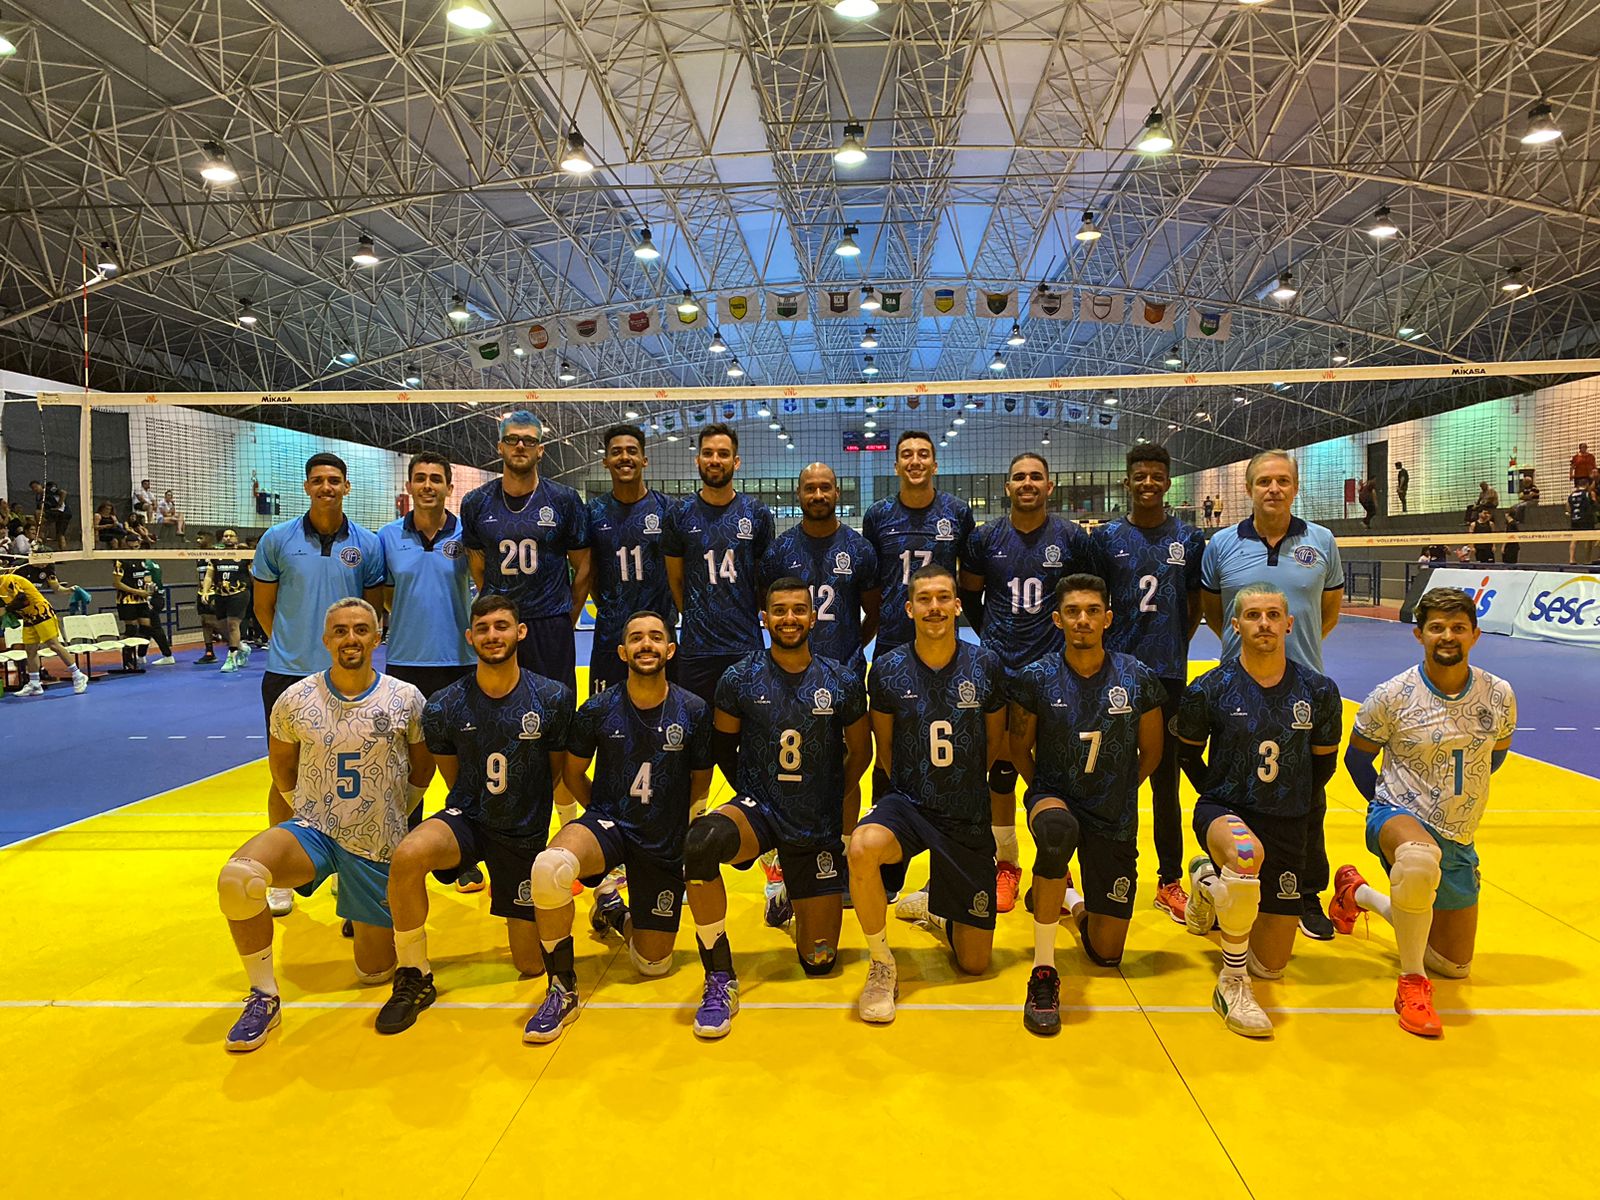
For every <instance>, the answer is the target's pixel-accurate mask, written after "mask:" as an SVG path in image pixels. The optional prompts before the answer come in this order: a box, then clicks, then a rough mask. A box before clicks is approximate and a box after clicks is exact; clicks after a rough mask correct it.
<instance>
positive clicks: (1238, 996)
mask: <svg viewBox="0 0 1600 1200" xmlns="http://www.w3.org/2000/svg"><path fill="white" fill-rule="evenodd" d="M1294 622H1295V618H1294V617H1293V616H1292V615H1290V612H1289V602H1288V600H1287V599H1285V597H1284V595H1283V593H1282V592H1281V591H1279V590H1278V589H1277V588H1276V587H1274V586H1272V585H1271V584H1266V583H1254V584H1246V585H1245V586H1244V587H1241V588H1239V589H1238V591H1236V592H1235V593H1234V597H1233V618H1232V625H1233V630H1234V637H1235V639H1236V640H1237V641H1238V642H1239V646H1240V650H1239V657H1238V658H1236V659H1231V660H1226V661H1224V662H1223V663H1222V665H1221V666H1219V667H1216V668H1215V669H1213V670H1210V671H1207V672H1206V673H1205V674H1204V675H1202V676H1200V678H1199V679H1197V680H1195V681H1194V683H1192V684H1190V685H1189V689H1188V690H1187V691H1186V692H1184V694H1183V703H1182V704H1181V705H1179V708H1178V729H1177V733H1178V738H1179V740H1180V747H1179V750H1178V761H1179V763H1180V764H1181V765H1182V767H1183V771H1184V774H1186V775H1188V777H1189V782H1190V783H1192V784H1194V788H1195V791H1196V792H1198V793H1199V797H1198V799H1196V800H1195V805H1194V832H1195V836H1196V837H1197V838H1199V839H1200V844H1201V845H1202V846H1204V847H1205V848H1206V853H1205V854H1200V855H1196V856H1195V858H1194V859H1193V860H1192V861H1191V862H1190V863H1189V883H1190V886H1191V891H1190V894H1189V905H1188V909H1187V911H1186V912H1185V918H1186V920H1185V924H1186V925H1187V926H1188V927H1189V932H1190V933H1193V934H1197V935H1199V936H1202V937H1203V936H1205V935H1206V934H1207V933H1209V932H1210V931H1211V926H1212V922H1213V921H1215V922H1216V924H1217V925H1218V926H1220V927H1221V929H1222V973H1221V974H1220V975H1219V976H1218V977H1217V986H1216V988H1215V990H1214V991H1213V992H1212V994H1211V1006H1212V1007H1213V1008H1215V1009H1216V1010H1217V1014H1218V1015H1219V1016H1221V1017H1222V1019H1223V1021H1224V1022H1225V1023H1226V1024H1227V1026H1228V1028H1229V1029H1231V1030H1232V1031H1233V1032H1234V1033H1238V1034H1243V1035H1244V1036H1245V1037H1271V1036H1272V1021H1271V1019H1270V1018H1268V1016H1267V1014H1266V1012H1265V1011H1264V1010H1263V1009H1262V1008H1261V1006H1260V1005H1259V1004H1257V1003H1256V998H1255V993H1254V991H1253V990H1252V988H1251V986H1250V976H1251V975H1252V974H1253V975H1256V976H1258V977H1260V978H1262V979H1280V978H1282V976H1283V969H1284V967H1285V966H1287V965H1288V962H1289V954H1290V952H1291V951H1292V950H1293V949H1294V931H1295V929H1296V928H1297V926H1298V925H1299V921H1300V913H1301V907H1302V899H1301V894H1300V889H1301V883H1300V880H1301V879H1302V878H1303V876H1304V873H1305V870H1306V851H1307V845H1308V843H1309V841H1310V826H1311V825H1312V823H1313V822H1314V821H1316V820H1317V819H1318V818H1317V815H1316V796H1317V794H1318V793H1319V792H1320V791H1321V789H1322V788H1324V787H1326V786H1327V783H1328V780H1330V779H1332V778H1333V771H1334V766H1335V759H1334V752H1335V751H1336V750H1338V749H1339V731H1340V717H1341V708H1340V703H1339V689H1338V688H1337V687H1336V686H1334V682H1333V680H1331V679H1329V678H1327V677H1326V676H1324V675H1319V674H1317V672H1315V671H1312V670H1310V669H1309V668H1307V667H1306V666H1304V665H1303V664H1302V663H1300V662H1298V661H1297V660H1295V659H1294V658H1291V657H1289V656H1288V654H1287V653H1286V643H1287V641H1288V639H1289V637H1290V635H1291V634H1292V633H1293V631H1294ZM1208 741H1209V743H1210V746H1211V761H1210V762H1209V763H1207V762H1206V759H1205V749H1206V743H1207V742H1208ZM1258 913H1259V914H1260V919H1259V920H1258V919H1257V914H1258Z"/></svg>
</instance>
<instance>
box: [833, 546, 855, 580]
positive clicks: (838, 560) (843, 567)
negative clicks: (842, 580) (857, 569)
mask: <svg viewBox="0 0 1600 1200" xmlns="http://www.w3.org/2000/svg"><path fill="white" fill-rule="evenodd" d="M833 573H834V574H835V575H850V574H853V572H852V571H851V570H850V555H849V553H848V552H847V551H844V550H841V551H839V553H837V554H835V555H834V556H833Z"/></svg>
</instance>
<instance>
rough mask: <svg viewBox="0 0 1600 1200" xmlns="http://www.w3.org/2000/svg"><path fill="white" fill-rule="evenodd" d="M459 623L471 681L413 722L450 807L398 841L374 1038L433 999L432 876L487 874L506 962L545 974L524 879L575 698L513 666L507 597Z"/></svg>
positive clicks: (404, 1025) (545, 824)
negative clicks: (463, 626) (385, 988)
mask: <svg viewBox="0 0 1600 1200" xmlns="http://www.w3.org/2000/svg"><path fill="white" fill-rule="evenodd" d="M413 478H415V476H413ZM468 619H469V621H470V622H471V624H470V625H469V627H468V629H467V640H468V641H470V642H471V643H472V650H473V653H474V654H475V655H476V656H477V660H478V669H477V671H476V672H475V673H474V674H472V675H470V676H468V677H465V678H461V679H457V680H456V681H455V682H454V683H451V684H448V685H446V686H445V687H443V688H441V689H440V690H439V691H438V692H437V693H436V694H435V695H434V696H433V697H432V698H431V699H429V700H428V705H427V708H426V709H424V710H423V714H422V729H423V732H424V733H425V734H426V735H427V743H428V750H429V752H430V753H431V754H432V756H433V761H434V762H435V763H437V764H438V768H439V774H440V775H442V776H444V781H445V783H446V784H447V785H448V786H449V788H450V795H449V797H448V798H447V799H446V800H445V807H444V809H443V810H442V811H441V812H437V813H434V814H433V816H431V817H429V818H428V819H427V820H426V821H423V822H422V823H421V824H420V825H418V826H416V827H415V828H414V829H413V830H412V831H411V832H410V833H408V834H407V835H406V837H405V840H404V841H403V842H401V843H400V846H399V849H397V850H396V851H395V852H394V862H393V863H392V864H391V865H390V869H389V907H390V909H391V911H392V912H393V913H394V949H395V955H396V958H397V960H398V962H399V967H398V968H397V969H396V971H395V974H394V994H393V995H392V996H390V998H389V1001H388V1003H387V1004H385V1005H384V1006H383V1009H382V1011H380V1012H379V1013H378V1021H377V1029H378V1032H379V1033H399V1032H400V1031H402V1030H404V1029H409V1028H411V1026H412V1024H413V1023H414V1022H415V1021H416V1019H417V1014H418V1013H420V1012H421V1011H422V1010H423V1009H425V1008H427V1007H428V1005H430V1004H432V1003H433V1001H434V998H435V995H436V993H435V991H434V986H433V966H432V964H431V963H430V962H429V961H428V932H427V928H426V925H427V920H428V887H427V881H428V872H430V871H431V872H433V874H434V877H435V878H437V879H438V880H439V881H440V882H441V883H451V882H453V881H455V880H456V879H457V877H458V876H459V875H460V874H461V873H462V872H463V871H464V870H467V869H475V868H476V866H477V864H478V863H480V862H485V863H488V865H489V874H490V876H491V878H492V879H493V881H494V886H493V890H492V891H491V892H490V901H489V912H490V913H491V914H492V915H493V916H496V917H503V918H505V922H506V936H507V938H508V939H509V941H510V944H511V961H512V962H513V963H515V964H516V967H517V970H519V971H521V972H522V974H524V975H541V974H543V973H544V959H543V957H542V956H541V955H540V953H539V931H538V928H537V927H536V925H535V923H534V909H533V896H532V893H531V890H530V889H531V885H530V883H529V877H530V875H531V874H532V871H533V861H534V858H535V856H536V855H537V854H538V853H539V851H541V850H543V849H544V845H545V842H546V840H547V839H548V838H549V836H550V808H551V804H552V802H553V799H554V794H555V781H556V780H557V779H559V778H560V777H561V770H562V766H563V764H564V763H565V761H566V757H567V756H566V753H565V751H566V740H567V734H568V731H569V729H570V727H571V724H572V703H573V698H572V693H571V692H569V691H568V690H567V689H566V687H565V686H564V685H562V684H559V683H555V682H553V681H552V680H549V679H544V678H541V677H540V676H538V675H535V674H534V673H533V672H532V671H527V670H524V669H523V668H522V667H520V666H519V665H518V664H517V642H518V641H519V640H520V639H521V636H522V630H523V625H522V622H521V621H520V620H519V619H518V617H517V607H516V604H515V603H513V601H512V600H511V598H510V597H508V596H499V595H495V594H494V593H492V592H491V593H490V594H489V595H487V596H480V597H478V599H477V600H476V601H475V602H474V603H473V605H472V611H471V614H470V616H469V618H468ZM419 807H420V806H419Z"/></svg>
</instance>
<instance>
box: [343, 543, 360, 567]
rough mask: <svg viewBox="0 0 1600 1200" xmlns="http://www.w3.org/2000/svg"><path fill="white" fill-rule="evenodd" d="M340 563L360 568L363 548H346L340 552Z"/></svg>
mask: <svg viewBox="0 0 1600 1200" xmlns="http://www.w3.org/2000/svg"><path fill="white" fill-rule="evenodd" d="M339 561H340V562H342V563H343V564H344V565H345V566H347V567H359V566H360V565H361V547H360V546H346V547H345V548H344V549H343V550H341V551H339Z"/></svg>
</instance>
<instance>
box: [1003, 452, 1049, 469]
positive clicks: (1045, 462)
mask: <svg viewBox="0 0 1600 1200" xmlns="http://www.w3.org/2000/svg"><path fill="white" fill-rule="evenodd" d="M1025 458H1036V459H1038V460H1039V465H1040V466H1041V467H1043V468H1044V473H1045V474H1046V475H1048V474H1050V460H1049V459H1048V458H1046V457H1045V456H1044V455H1042V454H1040V453H1039V452H1038V451H1036V450H1024V451H1023V452H1022V453H1021V454H1013V455H1012V456H1011V467H1014V466H1016V465H1017V464H1018V463H1019V462H1021V461H1022V460H1023V459H1025ZM1011 467H1007V468H1006V474H1007V475H1009V474H1011Z"/></svg>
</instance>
